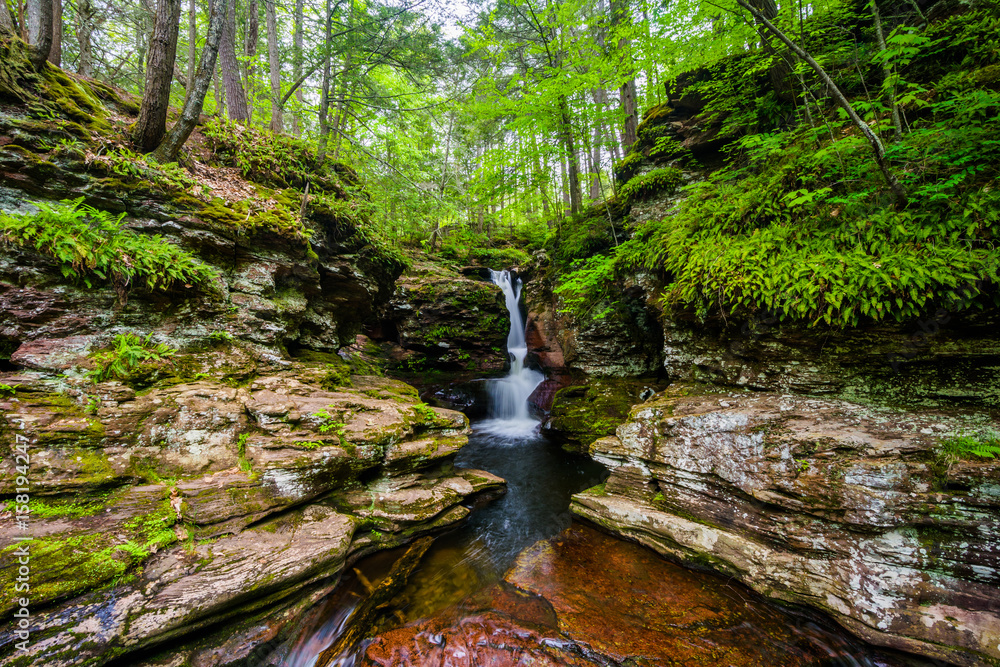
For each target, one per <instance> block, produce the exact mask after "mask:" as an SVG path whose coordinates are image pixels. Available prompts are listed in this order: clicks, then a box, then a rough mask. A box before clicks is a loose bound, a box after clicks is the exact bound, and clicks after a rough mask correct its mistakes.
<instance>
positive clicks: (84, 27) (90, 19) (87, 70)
mask: <svg viewBox="0 0 1000 667" xmlns="http://www.w3.org/2000/svg"><path fill="white" fill-rule="evenodd" d="M5 4H6V3H5ZM95 13H96V12H95V11H94V4H93V2H92V0H77V2H76V41H77V44H78V46H79V49H80V58H79V59H78V60H77V62H76V73H77V74H82V75H83V76H94V52H93V48H92V46H91V40H90V36H91V34H92V33H93V30H94V15H95Z"/></svg>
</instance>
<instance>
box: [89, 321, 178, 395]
mask: <svg viewBox="0 0 1000 667" xmlns="http://www.w3.org/2000/svg"><path fill="white" fill-rule="evenodd" d="M176 353H177V350H175V349H174V348H172V347H170V346H168V345H166V344H164V343H154V342H153V334H152V333H150V334H148V335H147V336H145V337H142V336H137V335H135V334H132V333H125V334H118V335H117V336H115V338H114V341H113V342H112V344H111V348H110V349H108V350H102V351H98V352H94V353H93V354H91V355H90V358H91V360H93V362H94V364H95V366H96V368H94V370H92V371H90V373H89V376H90V378H91V380H92V381H93V382H95V383H96V382H104V381H105V380H112V379H117V380H127V379H129V377H130V376H131V375H132V373H133V372H134V371H135V370H136V369H137V368H139V366H141V365H142V364H145V363H150V362H160V361H164V360H166V359H168V358H170V357H172V356H174V354H176Z"/></svg>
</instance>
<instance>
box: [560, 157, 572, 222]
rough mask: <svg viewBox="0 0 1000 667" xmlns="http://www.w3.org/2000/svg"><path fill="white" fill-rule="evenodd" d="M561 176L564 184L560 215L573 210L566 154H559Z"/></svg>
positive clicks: (561, 181)
mask: <svg viewBox="0 0 1000 667" xmlns="http://www.w3.org/2000/svg"><path fill="white" fill-rule="evenodd" d="M559 176H560V177H561V178H560V183H561V184H562V200H563V208H562V212H561V213H560V216H559V217H562V216H564V215H566V213H567V212H568V211H570V210H572V205H571V204H570V198H569V177H568V176H567V175H566V156H565V155H561V156H559Z"/></svg>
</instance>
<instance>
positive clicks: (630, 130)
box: [611, 0, 639, 153]
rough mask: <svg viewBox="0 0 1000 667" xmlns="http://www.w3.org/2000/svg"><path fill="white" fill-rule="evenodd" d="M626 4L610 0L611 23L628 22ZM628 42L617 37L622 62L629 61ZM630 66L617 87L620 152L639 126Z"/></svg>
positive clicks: (624, 148)
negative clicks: (622, 119) (621, 121)
mask: <svg viewBox="0 0 1000 667" xmlns="http://www.w3.org/2000/svg"><path fill="white" fill-rule="evenodd" d="M630 22H631V21H630V17H629V9H628V4H627V3H626V2H625V0H612V3H611V25H612V26H615V27H618V26H622V25H627V24H628V23H630ZM630 46H631V44H630V42H629V40H628V39H626V38H624V37H621V38H619V39H618V59H619V61H621V62H622V63H623V64H625V63H630V62H631V54H630V53H629V51H630ZM631 69H632V68H631V67H628V66H627V67H626V70H627V71H628V72H629V74H628V78H626V79H625V82H624V83H622V85H621V87H620V88H619V89H618V97H619V99H620V100H621V108H622V112H623V113H624V114H625V123H624V125H623V127H622V152H623V153H628V151H629V149H630V148H631V147H632V144H634V143H635V140H636V130H637V128H638V127H639V110H638V107H636V102H635V78H634V77H633V75H632V73H631Z"/></svg>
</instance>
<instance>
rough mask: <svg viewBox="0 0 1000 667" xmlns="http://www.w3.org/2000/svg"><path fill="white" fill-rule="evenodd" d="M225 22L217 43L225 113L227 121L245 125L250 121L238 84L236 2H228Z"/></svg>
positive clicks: (243, 96) (245, 98) (241, 85)
mask: <svg viewBox="0 0 1000 667" xmlns="http://www.w3.org/2000/svg"><path fill="white" fill-rule="evenodd" d="M226 4H227V5H228V9H227V11H226V20H225V22H224V23H223V24H222V36H221V40H222V41H221V42H220V43H219V64H220V67H221V68H222V83H223V85H224V86H225V88H226V111H228V113H229V120H234V121H236V122H238V123H245V122H247V121H248V120H250V110H249V109H248V108H247V94H246V91H245V90H244V89H243V84H242V83H241V82H240V64H239V62H238V61H237V59H236V1H235V0H229V2H228V3H226Z"/></svg>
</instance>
